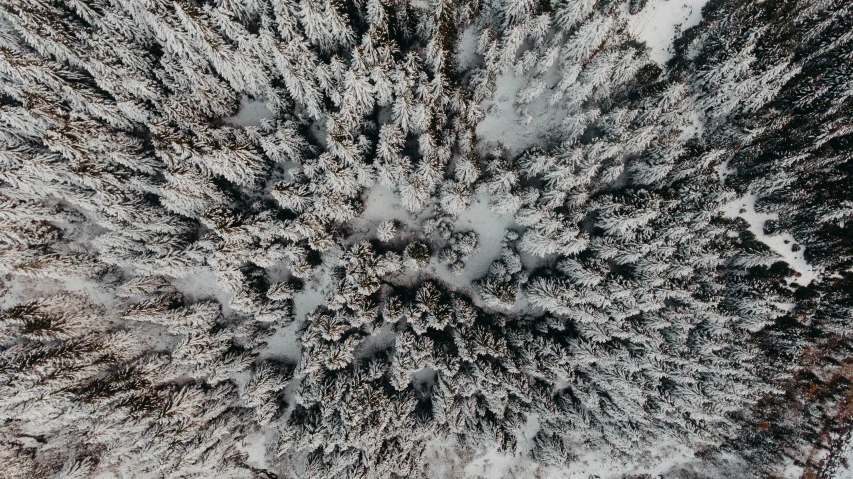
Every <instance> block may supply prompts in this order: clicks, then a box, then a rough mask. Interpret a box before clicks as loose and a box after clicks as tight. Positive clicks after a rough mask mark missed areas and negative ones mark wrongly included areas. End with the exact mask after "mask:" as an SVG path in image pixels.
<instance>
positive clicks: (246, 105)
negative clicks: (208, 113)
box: [226, 98, 273, 126]
mask: <svg viewBox="0 0 853 479" xmlns="http://www.w3.org/2000/svg"><path fill="white" fill-rule="evenodd" d="M272 117H273V113H272V112H271V111H270V109H269V108H267V104H266V102H264V101H263V100H249V99H247V98H242V99H241V100H240V111H239V112H237V114H236V115H234V116H232V117H231V118H228V119H227V120H226V121H227V122H228V123H231V124H232V125H235V126H261V120H263V119H265V118H272Z"/></svg>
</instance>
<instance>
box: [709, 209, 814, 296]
mask: <svg viewBox="0 0 853 479" xmlns="http://www.w3.org/2000/svg"><path fill="white" fill-rule="evenodd" d="M755 200H756V197H755V195H753V194H751V193H749V194H746V195H744V196H743V197H741V198H738V199H736V200H734V201H732V202H730V203H728V204H726V205H724V206H723V213H724V214H725V215H726V216H728V217H729V218H735V217H738V216H739V217H741V218H743V219H744V220H746V222H747V223H748V224H749V231H750V232H751V233H752V234H754V235H755V237H756V238H757V239H758V240H759V241H761V242H762V243H764V244H766V245H767V246H768V247H769V248H770V249H771V250H773V252H774V253H776V254H778V255H779V256H781V257H782V259H783V260H784V261H785V262H786V263H788V265H789V266H790V267H791V269H793V270H794V271H796V272H798V273H800V277H799V278H796V279H794V280H793V282H795V283H798V284H802V285H803V286H808V285H809V283H811V282H812V281H813V280H814V279H816V278H817V277H818V275H819V273H818V271H816V270H815V268H814V267H813V266H812V265H810V264H809V263H808V262H806V260H805V259H804V258H803V253H804V252H805V249H804V248H802V247H799V248H794V245H796V244H797V241H796V240H795V239H794V237H793V236H792V235H791V233H787V232H786V233H781V234H777V235H767V234H764V223H765V222H766V221H768V220H776V219H778V218H779V216H778V215H777V214H776V213H769V214H768V213H759V212H757V211H755ZM794 249H798V251H794Z"/></svg>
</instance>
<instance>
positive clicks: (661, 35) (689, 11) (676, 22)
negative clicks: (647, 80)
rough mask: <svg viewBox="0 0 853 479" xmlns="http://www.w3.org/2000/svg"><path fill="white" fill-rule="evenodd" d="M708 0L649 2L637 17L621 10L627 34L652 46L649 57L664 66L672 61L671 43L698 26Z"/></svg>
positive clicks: (653, 0)
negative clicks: (625, 22) (681, 34)
mask: <svg viewBox="0 0 853 479" xmlns="http://www.w3.org/2000/svg"><path fill="white" fill-rule="evenodd" d="M706 1H707V0H649V1H648V3H646V6H645V7H643V9H642V10H640V12H638V13H637V14H636V15H630V14H629V13H628V4H627V3H625V4H624V5H623V8H622V17H623V18H625V19H626V20H627V21H628V31H629V32H630V33H631V35H633V36H635V37H636V38H637V39H639V40H640V41H643V42H645V43H646V45H647V46H648V47H649V50H650V51H649V57H650V58H651V59H652V60H654V61H656V62H658V63H659V64H661V65H664V64H666V62H667V61H669V59H670V58H672V50H671V47H672V42H673V40H674V39H675V38H676V37H677V36H678V35H679V34H680V32H682V31H684V30H687V29H688V28H690V27H692V26H694V25H697V24H699V22H700V21H701V20H702V6H703V5H705V3H706Z"/></svg>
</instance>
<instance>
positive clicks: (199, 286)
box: [169, 268, 234, 316]
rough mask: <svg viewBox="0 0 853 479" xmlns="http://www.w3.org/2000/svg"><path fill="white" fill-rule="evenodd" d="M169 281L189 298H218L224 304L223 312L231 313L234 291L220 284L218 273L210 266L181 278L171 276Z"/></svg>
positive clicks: (225, 313) (196, 299)
mask: <svg viewBox="0 0 853 479" xmlns="http://www.w3.org/2000/svg"><path fill="white" fill-rule="evenodd" d="M169 282H170V283H171V284H172V286H174V287H175V288H177V289H178V291H180V292H181V293H183V294H184V295H185V296H186V297H187V299H189V300H191V301H198V300H201V299H204V298H216V300H217V301H219V304H221V305H222V314H224V315H226V316H227V315H229V314H231V306H229V304H230V302H231V298H233V297H234V293H232V292H230V291H227V290H225V289H224V288H223V287H222V286H220V285H219V283H218V282H217V278H216V273H214V272H213V271H211V270H210V269H209V268H196V269H195V270H193V271H192V273H191V274H188V275H186V276H183V277H181V278H171V279H169Z"/></svg>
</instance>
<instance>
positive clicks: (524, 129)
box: [477, 71, 567, 154]
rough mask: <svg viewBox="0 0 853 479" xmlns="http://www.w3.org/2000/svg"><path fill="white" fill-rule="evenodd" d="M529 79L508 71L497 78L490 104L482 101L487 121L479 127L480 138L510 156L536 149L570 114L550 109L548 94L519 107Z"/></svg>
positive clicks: (545, 93)
mask: <svg viewBox="0 0 853 479" xmlns="http://www.w3.org/2000/svg"><path fill="white" fill-rule="evenodd" d="M526 83H527V79H526V78H525V77H523V76H518V75H515V74H514V73H513V72H511V71H505V72H503V73H501V74H500V75H498V77H497V81H496V85H497V88H496V90H495V94H494V95H493V97H492V99H491V100H486V101H483V103H482V106H483V110H484V111H485V112H486V118H485V119H484V120H483V121H481V122H480V123H479V124H478V125H477V135H478V136H479V137H480V138H483V139H484V140H491V141H494V142H498V143H500V144H501V145H502V146H503V147H504V148H506V149H507V150H508V151H509V152H510V154H518V153H521V152H522V151H524V150H526V149H527V148H529V147H531V146H533V145H541V144H542V143H543V140H547V139H548V138H550V137H551V136H552V134H553V133H554V131H555V130H556V129H557V128H558V127H559V125H560V122H561V121H562V120H563V118H564V117H565V116H566V113H567V110H565V109H562V108H558V107H553V106H550V105H548V98H549V97H550V95H548V93H547V92H548V91H550V90H547V88H546V91H545V92H543V93H542V94H540V95H539V96H538V97H536V99H535V100H533V101H532V102H531V103H529V104H526V105H517V104H516V95H518V92H519V91H520V90H521V89H522V88H524V86H525V85H526Z"/></svg>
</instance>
